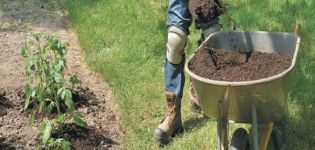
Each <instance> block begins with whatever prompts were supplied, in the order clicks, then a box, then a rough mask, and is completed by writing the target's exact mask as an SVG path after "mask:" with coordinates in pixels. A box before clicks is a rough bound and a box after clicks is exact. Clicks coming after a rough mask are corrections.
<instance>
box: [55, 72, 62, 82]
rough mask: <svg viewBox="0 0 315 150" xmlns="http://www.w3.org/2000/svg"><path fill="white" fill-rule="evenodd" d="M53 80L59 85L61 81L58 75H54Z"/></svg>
mask: <svg viewBox="0 0 315 150" xmlns="http://www.w3.org/2000/svg"><path fill="white" fill-rule="evenodd" d="M54 79H55V81H56V83H60V80H61V79H60V75H59V74H58V73H55V75H54Z"/></svg>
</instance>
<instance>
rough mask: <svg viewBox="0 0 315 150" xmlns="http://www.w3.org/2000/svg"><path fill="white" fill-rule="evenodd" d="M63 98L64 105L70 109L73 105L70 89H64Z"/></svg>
mask: <svg viewBox="0 0 315 150" xmlns="http://www.w3.org/2000/svg"><path fill="white" fill-rule="evenodd" d="M65 93H66V94H65V99H64V101H65V104H66V106H67V107H68V108H69V109H72V108H73V106H74V103H73V101H72V93H71V91H70V90H69V89H66V90H65Z"/></svg>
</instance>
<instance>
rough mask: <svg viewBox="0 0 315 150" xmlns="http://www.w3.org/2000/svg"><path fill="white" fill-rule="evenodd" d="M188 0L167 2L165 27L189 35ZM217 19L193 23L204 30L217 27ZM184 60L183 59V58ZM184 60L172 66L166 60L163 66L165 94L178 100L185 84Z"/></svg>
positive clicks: (190, 19)
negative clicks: (173, 95)
mask: <svg viewBox="0 0 315 150" xmlns="http://www.w3.org/2000/svg"><path fill="white" fill-rule="evenodd" d="M188 2H189V0H169V5H168V16H167V23H166V25H167V27H168V28H169V27H170V26H176V27H178V28H180V29H182V30H183V31H185V32H186V33H187V35H188V34H189V27H190V25H191V23H192V16H191V14H190V12H189V8H188ZM218 22H219V19H213V20H212V21H210V22H208V23H205V24H201V23H199V21H197V20H196V21H195V25H196V28H197V29H200V28H201V29H205V28H208V27H211V26H213V25H217V24H218ZM183 58H185V57H183ZM184 65H185V59H183V60H182V61H181V63H180V64H172V63H171V62H169V61H168V60H167V59H166V60H165V64H164V80H165V90H166V91H167V92H173V93H174V94H175V95H176V96H177V97H178V98H180V99H181V98H182V96H183V88H184V84H185V76H184Z"/></svg>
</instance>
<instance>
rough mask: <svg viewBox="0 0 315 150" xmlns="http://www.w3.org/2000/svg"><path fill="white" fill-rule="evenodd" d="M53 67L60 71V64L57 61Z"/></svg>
mask: <svg viewBox="0 0 315 150" xmlns="http://www.w3.org/2000/svg"><path fill="white" fill-rule="evenodd" d="M55 69H56V70H57V71H60V70H61V64H60V63H58V64H57V65H55Z"/></svg>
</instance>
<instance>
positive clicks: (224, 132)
mask: <svg viewBox="0 0 315 150" xmlns="http://www.w3.org/2000/svg"><path fill="white" fill-rule="evenodd" d="M222 107H224V106H223V105H222V104H221V108H222ZM219 112H221V114H222V109H220V110H219ZM217 132H218V147H217V149H218V150H227V148H228V121H227V119H224V118H223V117H222V115H221V117H220V118H219V119H218V122H217Z"/></svg>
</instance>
